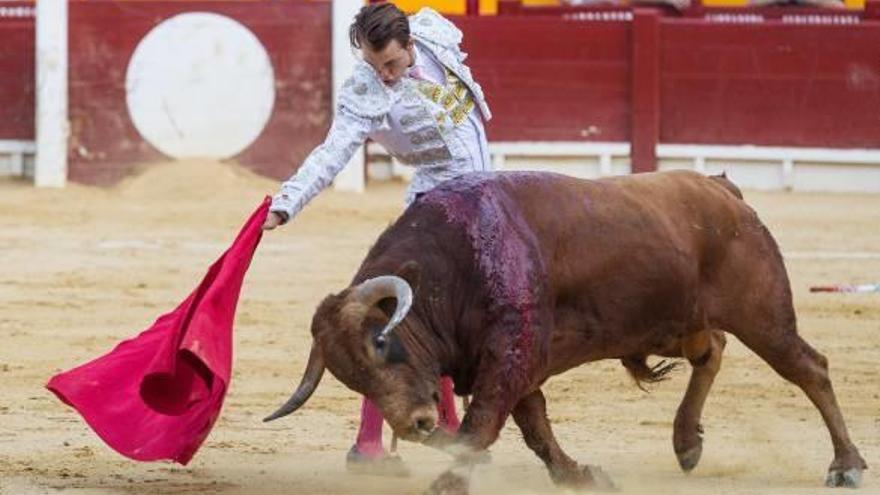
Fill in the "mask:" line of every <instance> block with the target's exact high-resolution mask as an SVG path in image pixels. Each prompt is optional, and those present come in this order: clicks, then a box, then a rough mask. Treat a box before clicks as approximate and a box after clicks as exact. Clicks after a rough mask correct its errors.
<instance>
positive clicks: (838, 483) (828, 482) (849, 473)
mask: <svg viewBox="0 0 880 495" xmlns="http://www.w3.org/2000/svg"><path fill="white" fill-rule="evenodd" d="M861 484H862V470H861V469H859V468H851V469H847V470H841V469H831V470H829V471H828V476H827V477H825V486H830V487H832V488H836V487H843V488H858V487H859V485H861Z"/></svg>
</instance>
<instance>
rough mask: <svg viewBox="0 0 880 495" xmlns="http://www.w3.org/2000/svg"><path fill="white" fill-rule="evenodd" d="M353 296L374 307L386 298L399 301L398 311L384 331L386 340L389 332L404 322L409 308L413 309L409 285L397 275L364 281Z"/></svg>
mask: <svg viewBox="0 0 880 495" xmlns="http://www.w3.org/2000/svg"><path fill="white" fill-rule="evenodd" d="M352 296H353V297H354V298H355V300H357V301H358V302H360V303H362V304H364V305H366V306H372V305H374V304H376V303H377V302H379V301H381V300H382V299H385V298H386V297H393V298H395V299H397V309H395V310H394V314H393V315H391V319H390V320H388V324H387V325H385V328H383V329H382V333H381V336H382V337H383V338H384V337H385V336H386V335H388V332H390V331H391V330H393V329H394V327H396V326H397V324H398V323H400V322H401V321H403V319H404V318H405V317H406V314H407V313H409V308H410V307H412V299H413V293H412V288H411V287H410V286H409V283H408V282H407V281H406V280H404V279H402V278H400V277H398V276H396V275H382V276H381V277H376V278H371V279H369V280H366V281H364V282H363V283H361V284H360V285H358V286H357V287H355V289H354V291H353V292H352Z"/></svg>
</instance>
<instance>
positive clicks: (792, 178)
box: [367, 142, 880, 193]
mask: <svg viewBox="0 0 880 495" xmlns="http://www.w3.org/2000/svg"><path fill="white" fill-rule="evenodd" d="M367 153H368V157H369V163H370V170H369V177H370V178H372V179H380V180H381V179H383V178H403V179H404V180H408V179H409V177H410V176H411V175H412V168H411V167H405V166H402V165H400V164H398V163H395V161H394V160H390V159H389V157H388V155H387V154H386V153H385V150H384V149H382V147H381V146H379V145H377V144H375V143H370V145H369V146H368V147H367ZM489 153H490V155H491V156H492V161H493V163H494V164H495V168H496V169H497V170H542V171H551V172H559V173H564V174H567V175H572V176H575V177H582V178H598V177H605V176H609V175H622V174H628V173H630V172H631V170H632V168H631V163H630V156H629V155H630V146H629V143H625V142H605V143H601V142H589V143H579V142H492V143H489ZM657 160H658V169H659V170H673V169H690V170H695V171H697V172H701V173H706V174H719V173H721V172H726V173H727V175H728V177H730V178H731V179H732V180H733V181H734V182H736V184H737V185H739V186H740V187H742V188H745V189H761V190H795V191H828V192H870V193H880V149H830V148H784V147H764V146H705V145H686V144H660V145H658V146H657Z"/></svg>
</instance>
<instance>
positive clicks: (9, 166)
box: [0, 139, 37, 177]
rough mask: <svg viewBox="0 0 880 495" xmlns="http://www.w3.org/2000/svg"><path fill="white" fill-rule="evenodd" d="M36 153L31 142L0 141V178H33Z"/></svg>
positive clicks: (34, 146) (35, 147) (34, 145)
mask: <svg viewBox="0 0 880 495" xmlns="http://www.w3.org/2000/svg"><path fill="white" fill-rule="evenodd" d="M36 151H37V146H36V144H34V142H33V141H18V140H3V139H0V176H15V177H25V176H27V177H33V175H34V155H35V154H36Z"/></svg>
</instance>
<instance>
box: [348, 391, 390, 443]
mask: <svg viewBox="0 0 880 495" xmlns="http://www.w3.org/2000/svg"><path fill="white" fill-rule="evenodd" d="M383 421H384V420H383V419H382V413H381V412H379V408H378V407H376V405H375V404H373V403H372V402H370V401H369V400H367V398H366V397H364V401H363V402H362V403H361V427H360V429H359V430H358V434H357V440H356V442H357V443H356V444H355V445H357V451H358V452H359V453H360V454H361V455H364V456H367V457H380V456H382V455H384V454H385V449H383V448H382V422H383Z"/></svg>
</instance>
